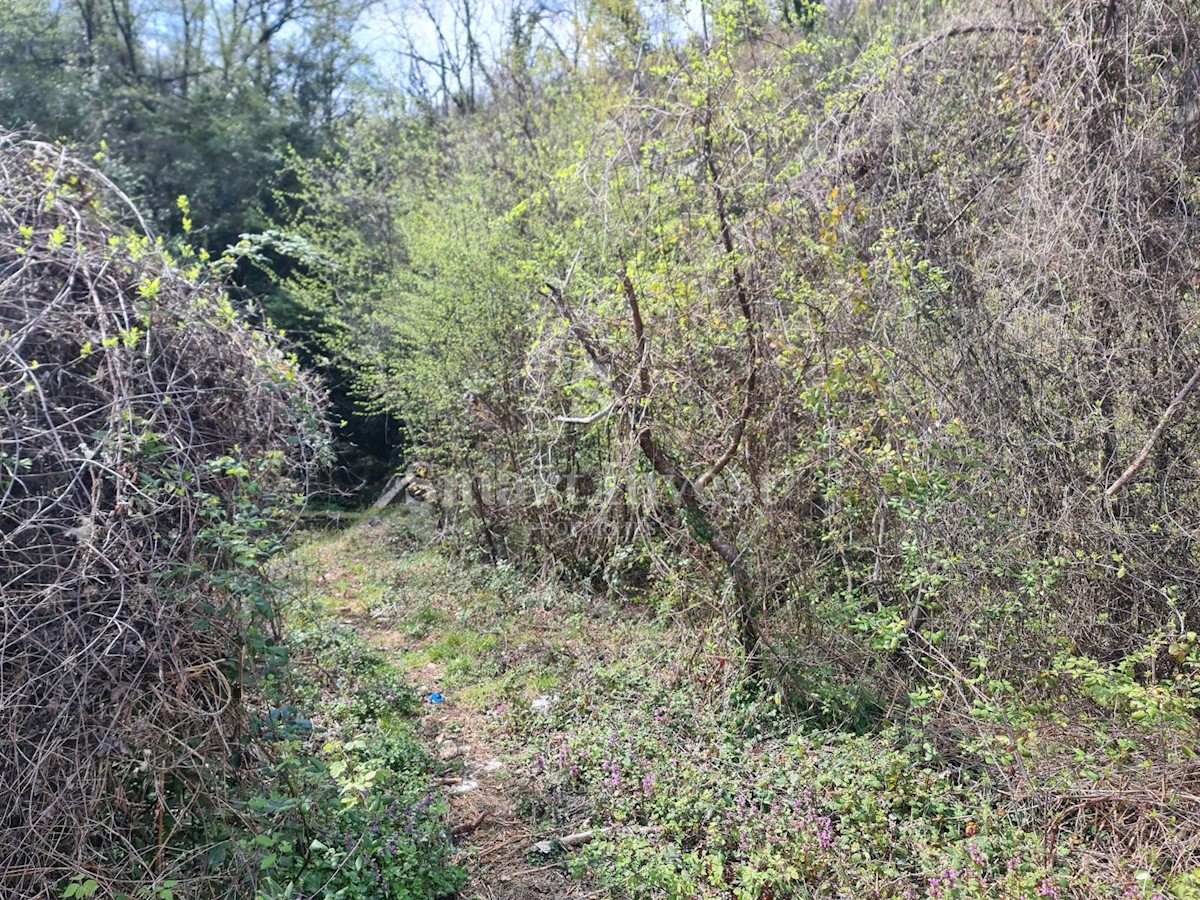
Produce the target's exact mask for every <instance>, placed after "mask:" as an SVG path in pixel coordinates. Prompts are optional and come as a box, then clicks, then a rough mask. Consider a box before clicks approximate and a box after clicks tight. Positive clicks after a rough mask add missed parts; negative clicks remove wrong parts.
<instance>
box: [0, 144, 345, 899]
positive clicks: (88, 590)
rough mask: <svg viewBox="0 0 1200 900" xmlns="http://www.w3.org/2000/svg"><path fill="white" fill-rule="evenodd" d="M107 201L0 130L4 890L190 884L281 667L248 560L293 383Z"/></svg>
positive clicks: (281, 359) (298, 391) (28, 892)
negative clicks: (254, 719)
mask: <svg viewBox="0 0 1200 900" xmlns="http://www.w3.org/2000/svg"><path fill="white" fill-rule="evenodd" d="M120 196H121V195H120V194H119V192H118V191H116V189H115V188H113V187H112V186H111V185H110V184H108V183H107V182H106V181H105V180H104V178H103V177H102V176H100V175H98V174H97V173H96V172H94V171H92V170H91V169H89V168H88V167H87V166H85V165H82V164H80V163H79V162H77V161H75V160H74V159H72V158H71V157H70V156H68V155H67V154H66V153H65V152H63V151H62V150H61V149H60V148H56V147H51V146H48V145H42V144H35V143H28V142H22V141H19V140H17V139H15V138H13V137H11V136H5V135H0V616H2V618H3V630H2V635H0V735H3V737H2V738H0V884H2V885H3V890H4V892H5V894H6V895H11V896H18V895H19V896H23V897H35V896H60V895H61V893H62V890H63V884H64V882H65V881H66V880H67V879H68V878H71V877H74V876H78V878H82V879H83V880H82V881H79V880H78V878H77V880H76V883H77V884H78V885H84V886H88V885H89V884H90V886H89V887H87V890H95V889H96V887H97V886H101V887H103V889H104V890H105V891H106V892H107V894H108V895H111V896H121V895H132V894H134V893H135V890H142V891H148V890H151V889H155V890H157V889H164V890H168V892H169V890H170V885H172V884H179V885H181V887H180V891H181V892H186V893H187V894H188V895H189V896H199V895H200V893H201V888H200V886H199V883H198V879H203V878H204V877H205V863H204V854H205V852H206V849H207V844H208V842H209V840H208V838H209V835H211V834H213V833H217V832H219V831H220V829H222V828H227V827H230V824H229V823H230V822H236V821H237V820H238V819H239V818H240V816H242V814H243V813H242V811H240V810H239V808H238V807H237V806H236V804H234V802H233V801H234V800H235V799H236V788H237V785H238V783H239V782H240V781H242V780H243V779H245V778H247V777H249V776H252V775H253V774H254V773H255V767H254V765H253V763H254V761H255V760H256V758H257V756H258V753H259V751H258V750H257V749H256V747H255V743H256V742H255V739H254V737H253V735H252V734H251V732H250V730H249V728H248V720H247V709H246V701H247V698H248V697H249V696H251V695H253V694H254V693H255V692H256V691H257V690H258V688H259V686H260V683H261V680H262V678H263V676H264V675H267V674H269V672H270V671H271V669H272V667H276V666H278V665H279V664H280V663H281V662H282V660H283V658H284V656H283V653H282V651H281V649H280V648H279V647H278V646H277V644H278V635H277V633H276V628H275V626H276V616H275V608H274V605H273V602H272V599H271V596H270V594H269V592H268V591H267V589H266V587H265V585H264V583H263V581H262V578H261V575H260V571H259V570H260V566H261V564H262V562H263V561H264V560H266V559H268V558H269V557H270V556H271V555H272V554H273V553H274V552H275V551H276V550H277V549H278V548H279V546H280V541H281V535H282V534H283V530H284V526H285V523H286V522H287V521H288V518H289V516H290V515H291V509H292V507H293V505H294V502H295V501H296V500H297V499H302V497H303V489H304V481H305V480H306V479H307V478H308V476H309V474H310V473H311V472H312V471H313V470H314V467H315V466H316V465H317V464H319V463H320V461H321V459H322V457H323V454H324V446H325V437H324V432H323V426H322V423H321V405H320V396H319V394H318V393H317V392H316V391H315V390H314V387H313V386H312V385H311V384H309V383H308V382H307V381H306V380H305V378H304V377H302V376H301V375H300V374H299V373H298V371H297V368H296V366H295V364H294V362H293V361H291V360H290V359H289V358H288V356H287V355H286V354H285V353H284V352H283V351H282V350H281V349H280V348H279V346H278V345H277V343H276V342H275V341H274V339H273V338H272V337H271V336H270V335H268V334H267V333H264V332H262V331H257V330H254V329H252V328H250V327H249V326H247V325H246V324H245V322H244V321H243V320H242V319H241V318H240V317H239V315H238V314H237V313H236V312H235V311H234V309H233V308H232V307H231V305H230V302H229V300H228V298H227V297H226V296H225V295H224V294H223V293H222V292H221V290H220V287H219V286H218V285H216V284H213V283H209V282H206V281H204V280H203V277H202V276H203V275H204V274H205V272H206V271H207V269H206V267H204V266H203V265H202V264H201V261H200V260H197V259H195V258H186V257H187V254H186V252H185V253H184V257H185V258H184V259H182V260H181V261H172V260H171V259H170V258H169V257H168V255H167V254H166V253H165V252H164V250H163V248H162V246H161V245H159V244H157V243H155V242H154V241H153V240H151V239H150V238H148V237H146V236H144V235H142V234H139V233H135V232H133V231H130V230H128V229H126V228H125V227H123V226H121V225H120V224H118V222H117V221H116V219H115V218H114V217H113V215H112V214H111V212H110V210H111V209H112V208H113V207H112V206H109V205H108V204H115V203H118V202H119V198H120ZM185 214H186V210H185ZM185 269H187V270H188V271H185ZM185 889H186V890H185ZM80 890H84V888H83V887H78V888H76V889H75V891H76V893H78V891H80ZM142 895H143V894H138V896H142ZM146 896H148V895H146ZM154 896H156V897H157V896H158V895H157V894H155V895H154Z"/></svg>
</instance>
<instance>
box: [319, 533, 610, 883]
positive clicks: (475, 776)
mask: <svg viewBox="0 0 1200 900" xmlns="http://www.w3.org/2000/svg"><path fill="white" fill-rule="evenodd" d="M422 519H423V517H422V516H421V515H420V514H419V513H406V512H403V511H401V512H400V513H399V514H392V513H389V515H388V516H387V517H384V518H382V519H377V520H372V521H371V522H370V523H360V524H356V525H353V526H351V527H350V528H349V529H347V530H345V531H341V532H333V533H329V534H327V535H325V536H324V537H321V538H319V539H317V540H316V541H314V542H312V543H311V544H309V545H308V546H307V548H306V549H305V551H304V556H305V561H304V563H303V565H305V566H306V568H308V570H309V571H310V572H311V573H312V575H311V578H312V581H313V582H314V583H315V585H316V586H317V588H318V590H319V592H320V594H321V595H322V596H323V597H324V598H325V603H326V605H327V608H329V610H330V611H331V612H332V613H333V614H334V615H335V616H336V618H337V620H338V621H339V624H341V625H343V626H346V627H350V628H353V629H354V630H355V631H356V632H357V633H358V634H359V635H360V637H362V638H363V639H364V640H366V641H367V642H368V643H369V644H371V645H372V646H374V647H376V648H377V649H379V650H380V651H382V652H383V653H384V655H385V656H386V658H387V659H388V661H389V662H390V663H391V664H393V665H394V666H395V667H396V668H397V669H399V670H400V671H401V672H403V673H404V674H405V677H406V679H407V681H408V682H409V683H410V684H411V685H412V686H413V688H414V689H415V690H416V691H418V693H419V695H420V696H421V698H422V708H423V712H422V717H421V721H420V723H419V725H418V728H417V734H418V737H419V739H420V740H421V742H422V743H423V744H424V745H425V746H426V748H427V749H428V751H429V753H430V754H431V755H432V756H433V757H434V758H435V759H437V760H438V761H439V763H440V764H441V767H442V775H443V777H441V778H439V779H438V786H439V788H440V789H441V790H442V791H443V792H444V795H445V796H446V798H447V800H448V802H449V806H450V816H449V823H448V824H449V826H450V828H451V832H452V835H453V843H454V845H455V847H456V851H457V853H456V861H457V862H458V863H459V864H460V865H462V866H463V867H464V868H465V869H466V871H467V873H468V875H469V878H470V881H469V883H468V885H467V886H466V887H465V888H464V889H463V891H462V893H461V895H460V896H461V897H462V898H463V900H535V898H562V900H581V898H594V897H601V896H606V895H607V892H605V891H598V890H596V888H595V887H589V886H588V885H587V884H586V883H585V882H580V881H577V880H575V879H573V878H572V877H571V875H570V874H569V873H568V871H567V868H566V866H567V864H568V863H569V861H570V860H569V859H568V858H567V857H565V856H561V855H548V854H543V853H540V852H539V851H537V850H536V849H535V847H534V845H535V844H536V843H537V842H539V841H544V840H547V839H549V838H553V837H556V836H558V835H559V834H565V833H570V832H571V831H572V826H577V825H579V823H580V822H581V821H582V819H580V818H571V819H568V820H565V821H562V822H561V828H562V829H563V830H559V825H557V824H555V823H552V822H547V821H546V819H545V810H544V809H542V808H540V807H539V804H538V802H537V800H536V795H537V787H538V785H537V778H536V776H535V775H534V774H533V772H532V770H531V768H530V766H529V763H530V759H531V758H532V757H533V756H535V755H536V754H537V753H540V752H542V749H543V748H541V747H540V746H535V744H537V743H538V741H537V738H536V737H535V738H530V736H529V735H528V734H526V735H524V736H520V735H517V734H514V733H513V732H512V730H511V728H510V727H509V723H511V721H512V717H511V715H509V714H508V713H509V712H511V711H515V710H519V709H524V710H528V708H529V707H530V705H531V703H532V702H533V701H534V700H536V699H537V697H538V696H539V695H540V694H542V693H544V692H545V691H546V690H549V689H551V686H552V685H553V684H554V679H555V677H556V676H555V675H554V674H553V673H555V672H557V673H559V674H564V675H565V674H567V673H569V671H571V670H572V668H573V667H574V665H575V660H576V659H578V658H580V657H582V658H587V652H586V648H587V647H588V646H590V645H591V644H592V643H593V642H595V641H598V640H600V639H601V635H600V632H599V623H597V622H595V621H591V616H590V615H585V614H579V613H578V611H567V610H564V609H562V608H554V607H552V606H551V605H548V604H547V603H545V602H536V601H533V600H531V599H530V598H529V597H528V595H527V593H526V590H525V589H524V586H520V585H499V586H495V585H481V584H480V583H479V582H478V580H477V576H476V579H475V580H473V579H472V576H471V574H470V573H468V572H467V571H466V567H462V566H459V565H455V564H453V563H451V562H450V561H448V560H447V559H445V558H444V557H442V556H440V555H439V554H437V553H436V552H432V551H428V550H425V549H423V548H424V547H425V545H426V541H425V532H426V530H427V526H426V525H425V524H424V523H423V521H422ZM433 695H438V696H439V698H441V699H440V702H436V703H435V702H429V699H428V698H430V697H431V696H433ZM579 812H580V815H581V816H582V815H583V814H584V811H583V810H580V811H579ZM539 815H540V816H541V818H540V820H539Z"/></svg>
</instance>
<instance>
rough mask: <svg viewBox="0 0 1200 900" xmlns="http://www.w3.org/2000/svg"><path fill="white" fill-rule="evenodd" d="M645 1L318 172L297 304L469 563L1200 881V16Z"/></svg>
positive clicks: (304, 214)
mask: <svg viewBox="0 0 1200 900" xmlns="http://www.w3.org/2000/svg"><path fill="white" fill-rule="evenodd" d="M622 14H623V15H624V16H625V18H624V19H623V20H622V21H623V24H624V25H625V26H626V27H627V28H628V29H629V30H628V31H627V32H626V33H625V37H624V39H618V38H616V37H615V36H614V35H613V34H612V33H611V32H608V31H606V30H605V29H608V28H611V27H612V26H613V25H614V23H613V21H612V20H611V19H608V18H605V14H603V13H600V12H597V13H596V14H595V17H594V18H593V19H590V20H589V25H590V27H591V28H593V29H595V32H593V34H599V33H602V32H603V33H604V34H605V35H606V38H605V40H604V41H596V42H594V43H591V42H589V41H588V40H587V39H583V40H581V41H580V43H579V44H578V45H577V52H575V53H574V54H569V56H570V58H571V60H572V62H571V64H567V63H566V62H564V61H563V59H562V58H561V57H560V56H558V55H557V54H554V53H552V52H549V51H547V52H545V53H543V54H539V53H537V52H536V51H535V50H529V49H528V48H524V47H523V45H519V44H516V43H514V47H516V48H517V49H520V50H521V52H522V53H523V54H524V55H522V56H521V57H520V58H519V59H517V60H512V59H510V60H507V61H506V64H505V65H504V66H503V67H502V68H501V69H500V71H499V73H498V74H497V84H498V85H499V84H503V85H504V88H503V89H500V88H498V89H497V95H496V96H495V97H494V98H493V101H492V102H491V103H489V104H488V105H487V106H486V108H483V109H480V110H479V111H477V112H476V113H474V114H473V115H470V116H465V117H463V118H460V119H450V120H444V121H439V122H436V123H433V124H429V123H426V122H423V121H421V120H414V119H404V120H400V121H391V120H372V121H367V122H364V123H362V124H361V125H360V126H359V127H358V128H357V129H356V130H354V131H352V132H351V133H350V134H349V135H347V137H346V140H345V144H344V149H343V151H342V153H341V154H340V155H339V156H338V157H336V158H335V159H332V160H331V161H330V162H329V163H328V164H325V163H321V164H302V163H298V164H297V166H296V170H297V178H298V180H299V181H300V183H301V185H302V189H301V191H300V193H299V195H298V197H297V198H296V200H297V201H298V202H299V204H300V213H299V215H298V217H297V218H296V219H295V220H294V221H293V222H292V223H291V225H290V229H291V231H292V233H293V234H295V235H297V236H299V237H300V238H302V239H303V240H304V241H306V246H307V248H308V256H307V267H306V272H305V274H304V276H303V277H299V278H295V279H293V280H292V281H291V282H290V284H289V285H288V287H287V289H288V290H290V291H291V292H292V293H293V295H294V296H295V297H296V298H297V299H298V301H299V302H300V303H302V304H303V305H304V306H306V307H307V308H308V309H309V310H310V313H311V314H312V315H313V316H315V317H317V318H319V319H320V321H321V322H322V323H323V328H324V329H325V333H326V334H327V336H328V339H327V344H326V346H327V347H328V349H329V350H330V351H331V352H332V353H334V354H336V355H337V357H338V358H339V359H342V360H343V361H344V363H343V364H344V365H345V366H346V369H347V371H348V372H353V373H354V377H356V378H357V380H358V383H359V384H360V386H361V389H362V391H363V392H364V393H365V394H367V395H368V396H370V397H371V398H373V401H374V402H375V403H376V404H377V405H378V407H379V408H382V409H388V410H390V411H392V412H393V413H395V414H396V415H397V416H399V417H401V418H402V419H403V420H404V421H405V422H406V423H407V424H408V426H409V429H410V436H411V440H412V441H413V443H414V445H415V446H416V448H417V452H418V453H419V454H420V457H421V458H422V459H429V460H433V461H435V462H436V463H437V464H438V465H439V466H440V467H441V470H442V474H443V479H442V485H441V488H440V491H441V494H440V500H439V502H440V508H441V510H442V512H443V514H444V516H445V523H446V525H447V526H448V527H449V528H450V529H451V531H452V533H454V534H455V535H456V536H457V537H458V538H459V539H460V540H462V541H464V542H465V543H466V544H467V545H469V546H476V547H478V548H479V549H480V551H481V552H482V553H483V554H485V555H486V556H487V557H489V558H491V559H493V560H507V561H509V562H510V563H514V564H517V565H521V566H527V567H529V568H531V569H533V570H537V571H540V572H542V573H543V574H544V575H546V576H548V577H561V578H565V579H567V580H568V582H570V583H574V584H586V585H589V586H590V587H591V588H592V589H594V590H597V591H599V592H601V593H607V594H609V595H611V596H631V595H632V596H637V595H640V594H643V593H646V592H649V593H651V594H653V595H657V596H660V597H664V598H666V599H667V600H668V602H670V603H672V604H675V605H677V606H678V607H679V608H680V609H681V610H687V614H688V616H689V617H690V618H691V619H692V620H693V621H694V622H695V623H697V624H698V625H700V624H703V623H712V622H720V623H724V626H725V628H726V629H727V633H728V634H729V635H730V636H731V639H732V641H733V642H734V644H735V645H736V646H737V647H738V648H739V649H738V654H737V656H738V658H739V661H738V663H737V665H738V666H739V667H740V668H741V669H742V670H743V671H744V673H745V676H746V678H747V685H746V689H747V690H749V691H751V692H754V691H761V692H762V693H763V694H764V695H765V696H774V695H776V694H778V696H780V697H781V704H782V705H783V706H784V707H785V708H786V709H787V710H788V711H790V712H791V713H793V714H795V715H797V716H799V717H801V718H802V719H805V720H808V721H810V722H813V723H815V724H816V725H818V726H821V727H829V726H831V725H834V724H838V725H842V726H844V727H845V728H847V729H849V730H851V731H854V732H859V733H870V732H875V731H879V732H880V733H884V732H886V731H887V729H889V728H893V727H896V726H901V727H903V728H916V729H920V731H921V733H923V734H924V735H925V737H924V738H922V739H921V741H918V742H917V743H918V746H923V745H924V744H925V743H929V744H930V745H931V746H934V747H936V748H937V752H938V753H940V754H943V755H944V756H945V757H946V758H947V759H949V760H953V764H952V768H953V769H954V770H956V771H962V772H965V773H987V778H988V779H990V780H991V781H992V782H994V783H995V784H996V785H998V786H1001V787H1002V789H1003V791H1004V793H1005V794H1006V795H1007V796H1008V797H1009V798H1010V800H1009V802H1011V803H1024V802H1033V801H1032V799H1031V798H1035V797H1041V798H1045V797H1047V796H1052V797H1054V798H1056V799H1053V800H1043V801H1039V802H1041V803H1042V806H1041V812H1040V814H1039V815H1038V816H1037V817H1035V819H1032V820H1030V822H1029V825H1028V827H1029V829H1030V833H1033V834H1038V835H1040V836H1041V838H1042V839H1043V840H1044V842H1045V843H1046V847H1045V848H1044V849H1045V852H1046V853H1049V854H1050V857H1051V858H1050V860H1049V861H1048V862H1047V865H1049V869H1048V870H1047V871H1051V870H1055V866H1056V865H1057V863H1056V862H1054V859H1053V857H1054V853H1055V852H1057V850H1056V849H1055V848H1056V847H1057V846H1060V845H1056V844H1055V843H1054V839H1053V837H1052V835H1054V834H1057V833H1058V830H1059V829H1061V827H1062V821H1063V819H1064V818H1069V819H1072V820H1073V821H1075V822H1076V823H1077V824H1079V826H1080V827H1084V828H1093V829H1095V830H1096V847H1107V848H1108V849H1104V850H1096V852H1097V853H1100V854H1101V855H1104V854H1108V853H1110V852H1111V854H1112V858H1113V859H1116V858H1118V857H1119V858H1127V857H1126V855H1125V851H1126V849H1129V850H1130V852H1132V853H1133V855H1137V854H1138V853H1142V854H1151V855H1154V856H1155V861H1154V862H1150V861H1149V860H1147V861H1146V862H1145V863H1144V865H1146V866H1147V867H1149V868H1151V869H1154V870H1155V871H1156V872H1159V873H1160V874H1161V875H1162V876H1163V877H1164V878H1167V877H1168V876H1170V875H1172V874H1175V875H1177V874H1179V873H1180V872H1183V871H1186V870H1188V869H1190V868H1193V867H1194V866H1195V865H1196V864H1197V859H1196V856H1195V854H1196V845H1195V841H1194V838H1193V837H1192V836H1191V832H1189V831H1188V830H1187V829H1176V830H1171V832H1170V835H1169V836H1165V835H1161V834H1159V833H1158V832H1157V830H1156V826H1154V825H1153V824H1151V823H1152V822H1154V821H1157V820H1160V819H1161V817H1163V816H1167V817H1174V818H1175V819H1176V820H1177V821H1180V822H1183V821H1190V820H1192V819H1195V818H1196V816H1197V815H1198V812H1200V811H1198V810H1197V809H1196V808H1195V806H1194V804H1192V802H1191V801H1185V800H1183V799H1182V798H1184V797H1187V796H1192V797H1194V796H1195V791H1194V790H1193V787H1194V778H1195V774H1194V773H1195V767H1194V764H1193V761H1192V752H1191V751H1190V750H1189V746H1190V742H1191V741H1193V739H1194V737H1195V730H1196V709H1197V702H1198V695H1197V670H1198V666H1200V657H1198V656H1197V640H1196V637H1195V634H1196V632H1195V618H1196V616H1197V614H1198V612H1200V607H1197V593H1196V591H1197V584H1196V582H1195V573H1196V571H1197V567H1196V559H1195V556H1194V550H1193V536H1194V535H1195V533H1196V525H1197V523H1196V522H1195V521H1194V510H1195V509H1196V508H1197V505H1196V502H1195V498H1194V496H1193V490H1192V483H1193V479H1192V460H1191V454H1192V449H1191V440H1190V435H1191V434H1192V431H1193V430H1194V427H1195V416H1196V414H1195V411H1194V410H1195V406H1194V404H1193V403H1191V402H1189V394H1190V391H1191V389H1192V387H1193V386H1194V384H1195V381H1194V373H1195V371H1196V365H1197V364H1196V362H1195V348H1194V346H1193V344H1194V334H1193V332H1194V329H1195V321H1194V319H1195V315H1196V304H1195V293H1194V291H1195V285H1194V281H1193V279H1194V272H1195V263H1196V260H1195V258H1194V247H1195V246H1196V242H1195V240H1194V235H1193V234H1192V232H1193V229H1194V216H1193V214H1192V209H1191V205H1192V203H1193V196H1192V195H1193V193H1194V182H1195V171H1194V170H1195V161H1196V156H1195V130H1194V124H1193V120H1194V115H1193V107H1194V104H1195V94H1194V90H1193V81H1194V79H1193V76H1192V74H1191V73H1192V68H1193V65H1194V62H1193V57H1192V46H1193V44H1194V41H1195V38H1196V36H1197V21H1196V19H1195V15H1194V10H1192V9H1191V7H1190V6H1188V5H1186V4H1180V3H1172V2H1158V3H1147V4H1136V5H1133V4H1124V3H1119V2H1118V3H1112V4H1095V3H1089V2H1082V0H1081V2H1064V3H1057V4H1053V5H1051V6H1049V7H1043V6H1038V5H1034V4H1019V3H1018V4H1010V5H1008V6H1006V7H1001V6H996V5H994V4H987V3H973V2H960V3H952V4H945V5H943V4H899V5H895V6H893V7H889V8H887V9H882V10H881V9H877V8H875V7H870V8H867V7H865V6H864V7H854V8H850V9H843V10H841V11H838V12H832V11H831V12H829V13H828V14H827V15H826V16H824V17H822V18H821V20H820V22H817V23H813V22H810V23H809V26H811V27H804V28H796V27H795V23H792V24H791V25H789V24H788V23H780V22H779V21H778V19H777V18H776V16H775V15H774V14H773V13H772V11H771V10H769V9H766V8H760V7H757V6H754V5H753V4H745V3H735V4H721V5H717V6H713V7H709V8H707V9H706V13H705V25H706V30H705V32H704V34H703V36H697V37H695V38H686V37H679V36H677V35H673V34H671V33H666V34H663V33H655V32H654V31H653V30H652V29H651V27H650V25H649V23H648V21H647V20H643V19H640V18H638V13H637V10H634V9H625V10H622ZM363 198H366V199H365V200H364V199H363ZM335 298H336V301H335ZM905 740H906V741H907V738H906V739H905ZM971 777H972V778H974V777H976V776H975V775H972V776H971ZM1131 797H1136V798H1137V799H1136V801H1134V802H1132V803H1130V802H1129V799H1130V798H1131ZM1081 803H1082V804H1083V806H1079V804H1081ZM1181 804H1182V805H1181ZM1092 816H1095V818H1090V817H1092ZM1118 821H1119V822H1120V823H1121V824H1120V825H1119V826H1118V825H1112V824H1109V825H1106V824H1104V823H1112V822H1118ZM1088 822H1090V824H1086V823H1088ZM1108 828H1114V829H1116V830H1117V831H1118V832H1120V836H1119V839H1118V837H1116V836H1113V835H1111V834H1110V832H1109V831H1107V830H1106V829H1108ZM1110 838H1111V841H1110ZM1164 840H1165V841H1167V844H1166V845H1165V846H1164V845H1163V844H1162V841H1164ZM1121 841H1126V842H1128V845H1129V846H1128V847H1126V848H1125V849H1122V848H1121V847H1118V846H1117V844H1120V842H1121ZM1114 842H1115V843H1114ZM1122 847H1124V845H1122ZM948 865H949V863H948ZM959 868H960V869H961V867H959ZM1101 868H1103V866H1101ZM964 871H965V870H964ZM1047 877H1049V876H1048V875H1047ZM857 889H860V890H861V889H864V888H863V887H862V885H859V887H858V888H857ZM873 889H876V888H873ZM878 889H879V890H883V888H878ZM894 889H895V890H900V889H899V888H894ZM960 889H961V890H967V888H965V887H963V888H960ZM989 889H990V888H989ZM995 889H996V890H1001V888H1000V887H996V888H995ZM1008 889H1009V888H1003V890H1008ZM1081 890H1083V888H1081ZM1096 890H1099V888H1096ZM885 892H886V891H885Z"/></svg>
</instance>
